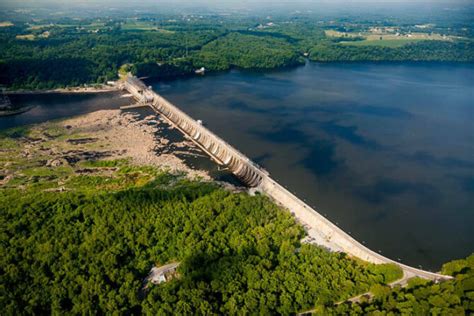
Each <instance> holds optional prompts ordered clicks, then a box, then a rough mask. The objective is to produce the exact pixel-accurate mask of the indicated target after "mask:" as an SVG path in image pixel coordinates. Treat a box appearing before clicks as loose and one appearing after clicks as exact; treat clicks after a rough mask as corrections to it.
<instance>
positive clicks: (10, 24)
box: [0, 21, 14, 27]
mask: <svg viewBox="0 0 474 316" xmlns="http://www.w3.org/2000/svg"><path fill="white" fill-rule="evenodd" d="M13 25H14V24H13V23H12V22H9V21H4V22H0V27H9V26H13Z"/></svg>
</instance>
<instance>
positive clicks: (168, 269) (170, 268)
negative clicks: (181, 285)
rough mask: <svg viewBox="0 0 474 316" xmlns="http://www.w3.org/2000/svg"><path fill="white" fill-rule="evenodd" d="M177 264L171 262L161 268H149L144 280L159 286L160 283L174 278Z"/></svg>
mask: <svg viewBox="0 0 474 316" xmlns="http://www.w3.org/2000/svg"><path fill="white" fill-rule="evenodd" d="M179 264H180V263H179V262H172V263H169V264H166V265H164V266H161V267H153V268H151V271H150V274H149V275H148V277H147V278H146V281H149V282H151V283H153V284H160V283H162V282H167V281H169V280H171V279H173V278H175V277H176V274H177V273H176V270H177V269H178V267H179Z"/></svg>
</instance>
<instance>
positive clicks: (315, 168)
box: [152, 64, 474, 269]
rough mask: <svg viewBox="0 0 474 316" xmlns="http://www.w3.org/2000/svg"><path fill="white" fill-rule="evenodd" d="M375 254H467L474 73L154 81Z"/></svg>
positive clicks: (419, 258)
mask: <svg viewBox="0 0 474 316" xmlns="http://www.w3.org/2000/svg"><path fill="white" fill-rule="evenodd" d="M152 84H153V86H154V88H155V90H156V91H157V92H159V93H161V94H162V95H163V96H165V97H166V98H168V99H170V100H171V101H172V102H174V103H175V104H177V105H178V106H180V107H181V108H182V109H183V110H185V111H186V112H188V113H189V114H191V115H192V116H193V117H194V118H196V119H201V120H203V121H204V123H205V124H206V125H207V127H209V128H210V129H211V130H213V131H215V132H217V134H218V135H220V136H222V137H223V138H224V139H226V140H227V141H229V142H230V143H231V144H233V145H235V147H237V148H238V149H239V150H241V151H243V152H244V153H245V154H247V155H248V156H249V157H250V158H252V159H254V160H255V161H257V162H258V163H259V164H261V165H263V166H264V167H265V168H266V169H267V170H268V171H270V173H271V174H272V176H274V177H275V178H276V179H278V180H279V181H280V182H281V183H282V184H284V185H285V186H287V187H288V188H289V189H290V190H291V191H292V192H294V193H296V194H297V195H298V196H299V197H301V198H304V199H305V200H306V201H308V202H309V203H310V204H312V205H314V206H316V208H317V209H318V210H319V211H320V212H321V213H323V214H327V217H328V218H329V219H331V220H332V221H334V222H337V223H338V224H339V226H341V227H342V228H344V229H345V230H346V231H349V232H351V234H352V235H353V236H355V237H356V238H357V239H359V240H361V241H362V240H363V241H365V242H366V244H367V245H369V246H370V247H371V248H373V249H374V250H381V251H382V253H383V254H385V255H387V256H389V257H392V258H394V259H397V258H400V259H401V260H402V262H405V263H409V264H413V265H415V266H418V265H422V266H423V267H424V268H430V269H438V268H439V267H440V265H441V264H442V263H443V262H445V261H448V260H451V259H454V258H458V257H464V256H466V255H468V254H470V253H471V252H473V251H474V233H472V229H473V227H474V67H473V65H374V64H372V65H368V64H348V65H341V64H337V65H320V64H308V65H306V66H304V67H300V68H296V69H293V70H285V71H281V72H271V73H252V72H239V71H232V72H230V73H227V74H220V75H211V76H204V77H202V78H191V79H184V80H176V81H172V82H155V83H152Z"/></svg>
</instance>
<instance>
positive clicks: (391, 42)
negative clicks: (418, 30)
mask: <svg viewBox="0 0 474 316" xmlns="http://www.w3.org/2000/svg"><path fill="white" fill-rule="evenodd" d="M421 41H424V40H423V39H412V38H400V39H381V40H380V39H379V40H363V41H348V42H341V43H340V44H341V45H350V46H383V47H391V48H395V47H401V46H404V45H407V44H412V43H417V42H421Z"/></svg>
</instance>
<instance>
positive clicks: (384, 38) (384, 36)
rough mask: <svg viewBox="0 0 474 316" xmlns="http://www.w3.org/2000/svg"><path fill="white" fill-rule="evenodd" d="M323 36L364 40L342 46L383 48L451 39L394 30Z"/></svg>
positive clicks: (336, 32) (343, 42) (434, 34)
mask: <svg viewBox="0 0 474 316" xmlns="http://www.w3.org/2000/svg"><path fill="white" fill-rule="evenodd" d="M325 34H326V36H327V37H337V38H356V37H360V38H364V39H363V40H360V41H354V40H351V41H342V42H340V43H341V44H342V45H353V46H384V47H401V46H403V45H406V44H411V43H416V42H420V41H430V40H436V41H451V40H453V37H450V36H445V35H441V34H437V33H421V32H419V33H410V34H401V33H398V32H396V30H390V32H386V31H383V30H380V31H374V30H372V31H370V32H359V33H355V32H354V33H351V32H338V31H334V30H326V31H325Z"/></svg>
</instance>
